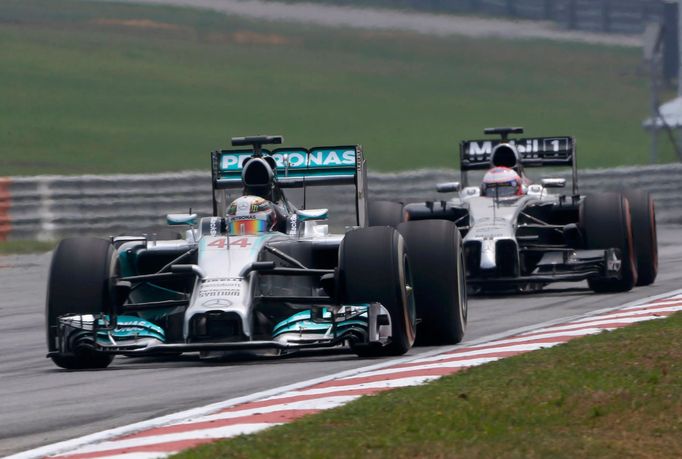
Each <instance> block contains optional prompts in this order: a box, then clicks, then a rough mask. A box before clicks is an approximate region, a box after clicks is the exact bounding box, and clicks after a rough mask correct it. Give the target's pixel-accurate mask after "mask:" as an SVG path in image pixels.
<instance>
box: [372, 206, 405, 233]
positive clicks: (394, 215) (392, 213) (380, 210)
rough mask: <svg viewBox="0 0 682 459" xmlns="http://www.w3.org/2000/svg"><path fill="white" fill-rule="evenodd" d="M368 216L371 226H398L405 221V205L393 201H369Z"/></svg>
mask: <svg viewBox="0 0 682 459" xmlns="http://www.w3.org/2000/svg"><path fill="white" fill-rule="evenodd" d="M367 217H368V223H369V226H390V227H391V228H397V227H398V225H399V224H400V223H401V222H402V221H403V205H402V204H400V203H399V202H393V201H371V200H370V201H368V202H367Z"/></svg>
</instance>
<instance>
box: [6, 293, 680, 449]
mask: <svg viewBox="0 0 682 459" xmlns="http://www.w3.org/2000/svg"><path fill="white" fill-rule="evenodd" d="M681 310H682V294H675V295H670V296H668V297H667V298H657V299H654V300H650V301H647V302H643V303H639V304H635V305H633V306H628V307H623V308H620V309H613V310H610V311H608V312H601V313H597V314H594V315H590V316H585V317H581V318H578V319H575V320H571V321H568V322H565V323H559V324H554V325H550V326H546V327H543V328H538V329H535V330H530V331H526V332H524V333H519V334H517V335H514V336H509V337H505V338H501V339H496V340H494V341H490V342H484V343H480V344H476V345H469V346H461V347H456V348H448V349H447V350H444V351H443V352H442V353H439V354H432V355H428V356H426V357H421V358H419V357H418V358H416V359H414V360H411V361H408V362H403V361H401V362H400V363H396V364H394V365H390V366H385V367H383V368H378V369H370V370H367V371H362V372H360V373H357V374H353V375H350V376H340V377H337V378H335V379H330V380H328V381H324V382H319V383H312V384H311V385H310V386H307V387H301V388H298V389H296V390H290V391H285V392H282V393H280V394H276V395H272V396H269V397H265V398H262V399H258V400H254V401H250V402H246V403H242V404H238V405H235V406H229V407H224V408H220V409H216V410H215V412H211V413H207V414H202V415H199V416H195V417H190V418H187V419H183V420H180V421H175V422H172V423H169V424H167V425H162V426H155V427H152V428H148V429H143V430H140V431H137V432H134V433H130V434H127V435H122V436H119V437H115V438H110V439H107V440H106V441H102V442H99V443H93V444H86V445H83V446H80V447H77V448H72V449H71V450H68V449H61V452H60V454H58V455H56V456H50V457H58V458H60V459H67V458H68V459H90V458H92V459H94V458H118V459H124V458H125V459H147V458H158V457H166V456H168V455H170V454H172V453H174V452H177V451H180V450H183V449H186V448H190V447H193V446H196V445H199V444H202V443H207V442H211V441H215V440H217V439H222V438H229V437H233V436H236V435H240V434H248V433H253V432H258V431H260V430H263V429H266V428H268V427H272V426H275V425H279V424H283V423H287V422H291V421H293V420H296V419H299V418H301V417H303V416H307V415H310V414H314V413H318V412H320V411H322V410H326V409H330V408H335V407H337V406H341V405H344V404H346V403H348V402H350V401H353V400H355V399H357V398H359V397H361V396H363V395H373V394H377V393H379V392H383V391H386V390H390V389H393V388H397V387H407V386H415V385H419V384H424V383H426V382H428V381H432V380H434V379H438V378H440V377H442V376H444V375H449V374H453V373H456V372H458V371H461V370H463V369H465V368H469V367H472V366H477V365H482V364H485V363H488V362H492V361H495V360H499V359H502V358H506V357H510V356H514V355H518V354H522V353H526V352H531V351H533V350H537V349H543V348H548V347H552V346H556V345H559V344H562V343H565V342H567V341H570V340H572V339H575V338H577V337H579V336H586V335H592V334H596V333H601V332H604V331H607V330H614V329H617V328H622V327H625V326H628V325H630V324H633V323H637V322H642V321H647V320H655V319H660V318H664V317H667V316H669V315H671V314H673V313H675V312H677V311H681ZM74 444H75V443H74ZM41 450H43V451H44V450H45V449H44V448H41ZM35 451H36V452H37V451H38V450H35ZM55 452H57V450H55ZM31 453H32V452H31V451H28V452H26V453H20V454H18V455H15V456H10V457H15V458H20V457H21V458H29V457H41V456H39V455H35V454H33V455H31Z"/></svg>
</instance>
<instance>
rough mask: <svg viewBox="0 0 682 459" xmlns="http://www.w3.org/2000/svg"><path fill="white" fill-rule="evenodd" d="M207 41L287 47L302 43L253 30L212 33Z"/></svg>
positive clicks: (278, 35)
mask: <svg viewBox="0 0 682 459" xmlns="http://www.w3.org/2000/svg"><path fill="white" fill-rule="evenodd" d="M206 40H207V41H209V42H211V43H232V44H237V45H261V46H286V45H292V44H298V43H301V40H300V39H296V38H292V37H287V36H285V35H280V34H276V33H260V32H254V31H252V30H236V31H234V32H210V33H208V34H207V35H206Z"/></svg>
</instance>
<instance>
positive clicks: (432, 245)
mask: <svg viewBox="0 0 682 459" xmlns="http://www.w3.org/2000/svg"><path fill="white" fill-rule="evenodd" d="M398 231H400V234H402V235H403V237H404V238H405V243H406V244H407V250H408V252H407V253H408V258H409V260H410V266H411V268H412V279H413V287H414V298H415V303H416V308H417V317H418V318H419V319H420V320H421V322H420V323H419V325H418V326H417V344H419V345H426V344H428V345H445V344H456V343H459V342H460V341H461V340H462V338H463V337H464V330H465V328H466V322H467V312H468V307H467V286H466V277H465V276H466V270H465V269H464V253H463V250H462V238H461V237H460V234H459V230H458V229H457V226H455V224H454V223H452V222H450V221H446V220H420V221H412V222H405V223H402V224H400V225H399V226H398Z"/></svg>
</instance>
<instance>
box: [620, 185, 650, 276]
mask: <svg viewBox="0 0 682 459" xmlns="http://www.w3.org/2000/svg"><path fill="white" fill-rule="evenodd" d="M625 197H626V198H628V202H629V203H630V215H631V216H632V239H633V244H634V247H635V253H636V255H637V285H651V284H653V283H654V280H656V275H657V274H658V238H657V236H656V209H655V207H654V200H653V199H652V198H651V195H650V194H649V193H648V192H646V191H641V190H631V191H626V192H625Z"/></svg>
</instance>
